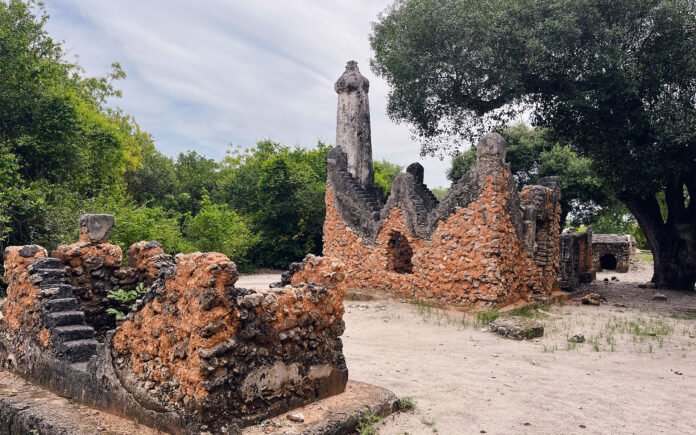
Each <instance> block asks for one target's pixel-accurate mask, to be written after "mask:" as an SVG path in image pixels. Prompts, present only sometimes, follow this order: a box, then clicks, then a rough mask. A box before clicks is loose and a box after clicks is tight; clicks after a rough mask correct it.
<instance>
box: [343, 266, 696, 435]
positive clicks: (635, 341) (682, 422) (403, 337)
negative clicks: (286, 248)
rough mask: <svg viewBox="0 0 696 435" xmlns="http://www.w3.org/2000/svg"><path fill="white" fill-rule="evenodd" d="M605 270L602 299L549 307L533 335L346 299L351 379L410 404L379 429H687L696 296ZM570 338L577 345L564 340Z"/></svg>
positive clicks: (695, 356) (694, 386) (694, 380)
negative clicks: (519, 338)
mask: <svg viewBox="0 0 696 435" xmlns="http://www.w3.org/2000/svg"><path fill="white" fill-rule="evenodd" d="M615 275H616V274H615ZM616 276H617V278H618V279H619V281H618V282H616V281H610V282H609V283H608V284H605V283H604V282H603V281H600V282H599V283H597V284H595V285H594V286H593V290H599V291H601V292H602V293H603V294H604V295H605V296H606V297H607V299H608V300H609V302H608V303H607V304H605V305H602V306H600V307H593V306H584V305H567V306H564V307H552V308H551V314H552V315H551V316H549V317H547V318H545V319H543V320H542V321H543V322H544V323H545V325H546V335H545V336H544V337H543V338H541V339H539V340H534V341H532V342H515V341H511V340H507V339H503V338H499V337H498V336H496V335H493V334H492V333H489V332H484V331H482V328H481V326H476V325H475V322H474V319H473V318H471V317H465V316H464V315H462V314H461V313H457V312H444V311H440V310H434V309H427V308H425V307H422V306H420V307H419V306H417V305H411V304H404V303H398V302H346V308H347V312H346V316H345V319H346V325H347V328H346V333H345V335H344V343H345V355H346V359H347V361H348V367H349V369H350V377H351V379H355V380H360V381H365V382H370V383H374V384H377V385H380V386H384V387H387V388H389V389H391V390H392V391H394V393H396V394H397V395H398V396H400V397H401V396H411V397H413V399H414V400H415V402H416V410H415V412H412V413H401V414H397V415H395V416H392V417H389V418H387V419H386V421H385V423H384V425H381V424H378V425H377V426H376V428H377V429H378V431H379V433H380V434H404V433H409V434H432V433H434V432H435V431H437V432H438V433H442V434H479V433H489V434H510V433H523V434H527V433H528V434H568V433H582V434H606V433H621V434H624V433H625V434H631V433H635V434H654V433H666V434H688V433H696V418H694V414H693V409H691V408H692V407H691V406H690V405H689V404H693V403H696V320H694V318H696V314H694V315H692V314H689V313H696V295H693V294H691V295H685V294H682V293H677V292H663V293H665V294H666V295H667V296H668V298H669V299H668V301H667V302H656V301H652V300H651V297H652V295H653V294H654V293H655V291H654V290H649V289H638V288H637V285H636V284H632V283H628V280H629V279H631V278H627V275H626V274H623V275H621V274H618V275H616ZM622 277H623V278H622ZM601 278H603V276H602V277H601ZM648 278H649V277H648ZM643 281H644V280H642V279H637V278H636V282H643ZM581 293H582V292H580V293H578V295H577V296H580V295H581ZM617 301H618V302H617ZM614 303H618V304H620V305H626V308H624V307H616V306H614V305H613V304H614ZM687 309H693V310H695V311H693V312H691V311H687ZM678 310H680V311H678ZM669 312H677V315H679V316H681V315H682V314H684V316H683V317H687V318H683V319H681V318H680V319H677V318H672V317H668V316H665V313H669ZM688 317H691V318H688ZM574 334H584V336H585V337H586V340H587V341H586V342H585V343H583V344H579V345H573V344H569V343H568V341H567V337H568V336H572V335H574ZM650 334H655V335H650Z"/></svg>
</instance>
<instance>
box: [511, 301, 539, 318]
mask: <svg viewBox="0 0 696 435" xmlns="http://www.w3.org/2000/svg"><path fill="white" fill-rule="evenodd" d="M548 309H549V305H548V304H531V305H525V306H524V307H519V308H515V309H512V310H510V311H508V312H506V313H505V315H506V316H513V317H527V318H530V319H541V318H545V317H548V316H547V315H546V314H544V313H542V312H540V311H539V310H543V311H546V310H548Z"/></svg>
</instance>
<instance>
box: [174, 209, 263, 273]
mask: <svg viewBox="0 0 696 435" xmlns="http://www.w3.org/2000/svg"><path fill="white" fill-rule="evenodd" d="M200 209H201V210H200V212H198V214H197V215H196V216H194V217H193V218H191V219H190V221H189V222H188V223H187V225H186V238H187V240H188V241H189V242H190V243H191V245H192V247H193V248H194V249H197V250H199V251H203V252H221V253H223V254H225V255H227V256H228V257H229V258H230V259H232V260H234V261H236V262H240V261H241V262H243V261H245V260H246V259H247V258H246V255H247V253H248V252H249V250H250V249H251V248H252V247H253V246H254V245H255V244H256V243H257V242H258V236H257V235H255V234H253V233H252V232H251V230H250V229H249V226H248V224H247V222H246V220H245V219H244V218H242V217H241V216H239V215H238V214H237V213H235V212H234V211H232V210H230V208H229V207H228V206H227V205H224V204H213V203H212V202H211V201H210V199H209V198H208V197H207V196H205V197H203V200H202V201H201V207H200Z"/></svg>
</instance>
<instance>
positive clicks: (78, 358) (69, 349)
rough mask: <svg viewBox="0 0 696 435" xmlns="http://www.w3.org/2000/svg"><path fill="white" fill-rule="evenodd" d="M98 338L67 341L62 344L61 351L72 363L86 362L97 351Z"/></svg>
mask: <svg viewBox="0 0 696 435" xmlns="http://www.w3.org/2000/svg"><path fill="white" fill-rule="evenodd" d="M97 344H98V343H97V340H94V339H89V340H74V341H66V342H64V343H62V344H61V345H60V352H61V353H62V354H63V356H64V358H65V359H67V360H68V361H70V362H71V363H77V362H85V361H88V360H89V359H90V357H91V356H92V355H94V354H95V353H96V352H97Z"/></svg>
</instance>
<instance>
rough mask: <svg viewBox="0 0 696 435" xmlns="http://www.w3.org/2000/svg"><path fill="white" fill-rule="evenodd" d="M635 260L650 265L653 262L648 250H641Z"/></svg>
mask: <svg viewBox="0 0 696 435" xmlns="http://www.w3.org/2000/svg"><path fill="white" fill-rule="evenodd" d="M636 258H637V259H638V260H640V261H642V262H643V263H650V264H652V263H653V262H654V260H653V255H652V252H650V251H648V250H642V251H640V252H639V253H637V254H636Z"/></svg>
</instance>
